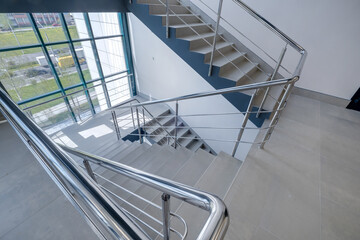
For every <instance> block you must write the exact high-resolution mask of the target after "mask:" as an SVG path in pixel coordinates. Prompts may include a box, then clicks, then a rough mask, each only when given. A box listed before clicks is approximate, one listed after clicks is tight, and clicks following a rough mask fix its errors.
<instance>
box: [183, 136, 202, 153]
mask: <svg viewBox="0 0 360 240" xmlns="http://www.w3.org/2000/svg"><path fill="white" fill-rule="evenodd" d="M203 144H204V143H203V141H202V140H199V139H194V140H193V141H192V142H191V143H190V144H189V145H188V146H187V148H188V149H190V150H192V151H194V152H196V151H197V150H198V149H199V148H200V147H201V145H203Z"/></svg>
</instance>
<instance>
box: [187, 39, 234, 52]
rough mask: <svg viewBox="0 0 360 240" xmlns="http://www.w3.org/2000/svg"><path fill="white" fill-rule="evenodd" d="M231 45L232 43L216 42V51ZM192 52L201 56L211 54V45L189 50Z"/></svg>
mask: <svg viewBox="0 0 360 240" xmlns="http://www.w3.org/2000/svg"><path fill="white" fill-rule="evenodd" d="M231 45H233V43H231V42H224V41H222V42H218V43H216V49H221V48H224V47H227V46H231ZM191 51H192V52H197V53H202V54H207V53H211V51H212V45H207V46H201V47H198V48H194V49H192V50H191Z"/></svg>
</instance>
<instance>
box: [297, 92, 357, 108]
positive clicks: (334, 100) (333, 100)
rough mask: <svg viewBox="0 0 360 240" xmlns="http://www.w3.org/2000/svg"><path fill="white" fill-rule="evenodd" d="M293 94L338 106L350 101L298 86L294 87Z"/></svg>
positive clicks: (344, 105)
mask: <svg viewBox="0 0 360 240" xmlns="http://www.w3.org/2000/svg"><path fill="white" fill-rule="evenodd" d="M293 94H295V95H298V96H302V97H307V98H311V99H315V100H318V101H321V102H325V103H329V104H332V105H335V106H339V107H344V108H345V107H346V106H347V105H348V104H349V103H350V100H347V99H344V98H339V97H334V96H331V95H327V94H324V93H319V92H315V91H312V90H308V89H304V88H299V87H295V88H294V90H293Z"/></svg>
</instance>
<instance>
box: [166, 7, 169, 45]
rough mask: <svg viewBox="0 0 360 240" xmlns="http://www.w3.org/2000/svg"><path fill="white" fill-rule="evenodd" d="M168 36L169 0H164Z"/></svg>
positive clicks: (167, 36) (167, 34)
mask: <svg viewBox="0 0 360 240" xmlns="http://www.w3.org/2000/svg"><path fill="white" fill-rule="evenodd" d="M169 37H170V32H169V0H166V38H169Z"/></svg>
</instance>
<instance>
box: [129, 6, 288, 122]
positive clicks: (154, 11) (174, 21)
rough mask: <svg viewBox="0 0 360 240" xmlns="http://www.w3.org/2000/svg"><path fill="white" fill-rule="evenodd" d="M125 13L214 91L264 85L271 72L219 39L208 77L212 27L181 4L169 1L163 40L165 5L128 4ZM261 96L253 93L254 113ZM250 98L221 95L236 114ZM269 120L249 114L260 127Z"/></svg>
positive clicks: (272, 100)
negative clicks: (166, 25)
mask: <svg viewBox="0 0 360 240" xmlns="http://www.w3.org/2000/svg"><path fill="white" fill-rule="evenodd" d="M128 9H129V10H130V11H131V12H132V13H133V14H134V15H135V16H136V17H137V18H138V19H140V20H141V21H142V22H143V23H144V24H145V25H146V26H147V27H148V28H149V29H150V30H151V31H152V32H153V33H154V34H156V36H157V37H158V38H160V39H161V40H162V41H163V42H164V43H165V44H167V45H168V46H169V47H170V48H171V49H172V50H173V51H174V52H175V53H176V54H177V55H178V56H180V57H181V58H182V59H183V60H184V61H185V62H186V63H187V64H189V66H191V67H192V68H193V69H194V70H195V71H196V72H197V73H198V74H200V75H201V76H202V77H203V79H205V80H206V81H207V82H208V83H210V84H211V85H212V86H213V87H214V88H215V89H222V88H226V87H233V86H241V85H245V84H249V83H257V82H264V81H268V80H270V78H271V72H267V71H265V70H264V68H263V67H262V65H264V64H265V63H264V62H262V63H261V64H260V63H258V62H255V61H254V60H253V59H251V58H250V57H249V56H248V52H244V51H240V50H239V49H238V48H237V47H236V46H235V45H234V43H232V42H230V41H227V40H226V39H225V38H224V37H223V36H222V35H219V36H218V37H217V42H216V51H215V53H214V58H213V69H212V75H211V76H209V75H208V73H209V62H210V56H211V51H212V45H213V38H214V35H215V33H214V26H212V25H211V24H209V23H207V22H205V21H204V20H203V19H201V17H200V16H199V15H197V14H195V13H194V12H193V11H192V10H191V8H190V7H188V6H185V5H183V4H182V3H181V2H180V1H177V0H171V1H169V12H170V14H169V26H170V28H169V32H170V34H169V38H166V34H165V32H166V31H165V24H166V7H165V1H160V0H136V1H134V2H133V3H132V4H128ZM266 69H269V67H268V66H267V68H266ZM282 91H283V89H282V88H281V87H275V88H271V89H270V92H269V96H270V97H269V98H268V99H267V101H266V102H265V104H264V105H263V108H264V109H267V110H273V109H274V108H275V107H276V102H277V101H278V98H279V96H281V93H282ZM264 93H265V91H263V90H260V91H258V92H257V93H256V95H255V101H254V107H253V111H256V110H257V109H258V107H259V106H260V103H261V100H262V99H263V97H264ZM250 96H251V93H250V92H249V93H231V94H226V95H224V97H225V98H226V99H227V100H228V101H229V102H230V103H231V104H233V105H234V106H235V107H236V108H237V109H238V110H239V111H245V110H246V107H247V105H248V103H249V101H250ZM268 117H269V115H268V114H260V117H256V116H255V114H252V115H251V116H250V120H251V121H252V122H253V123H254V124H255V125H256V126H258V127H260V126H261V125H262V123H263V122H264V120H265V119H266V118H268Z"/></svg>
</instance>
